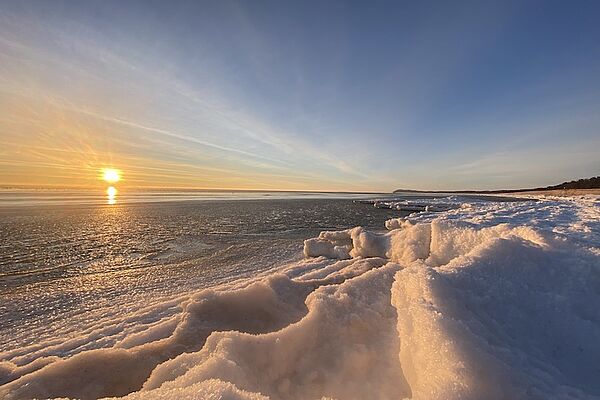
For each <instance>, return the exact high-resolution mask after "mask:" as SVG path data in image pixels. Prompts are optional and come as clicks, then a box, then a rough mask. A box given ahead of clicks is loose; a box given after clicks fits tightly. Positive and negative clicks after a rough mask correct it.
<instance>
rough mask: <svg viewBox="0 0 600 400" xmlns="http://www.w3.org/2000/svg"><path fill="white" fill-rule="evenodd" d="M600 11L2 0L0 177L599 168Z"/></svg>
mask: <svg viewBox="0 0 600 400" xmlns="http://www.w3.org/2000/svg"><path fill="white" fill-rule="evenodd" d="M599 21H600V2H598V1H573V2H571V1H539V2H538V1H515V2H511V1H498V2H489V1H479V0H478V1H456V2H455V1H438V2H432V1H422V2H421V1H410V2H373V3H371V2H333V1H326V2H309V1H307V2H304V1H299V2H296V3H295V4H293V3H292V2H288V1H272V2H271V1H241V2H230V1H206V2H200V1H190V2H172V1H156V2H152V1H143V2H133V1H115V2H109V1H65V2H60V1H40V2H35V1H15V2H11V1H2V2H1V3H0V110H1V112H0V185H3V186H14V185H31V186H40V187H48V186H51V187H95V186H97V185H103V183H102V182H99V179H98V177H99V174H100V171H101V170H102V169H103V168H110V167H114V168H118V169H119V170H121V171H122V173H123V175H122V181H121V186H122V187H127V186H129V187H132V188H133V187H177V188H235V189H294V190H349V191H358V190H370V191H372V190H380V191H388V190H393V189H396V188H412V189H490V188H516V187H528V186H538V185H548V184H554V183H559V182H561V181H564V180H570V179H574V178H582V177H590V176H594V175H598V174H599V173H600V156H599V155H598V154H599V150H598V149H600V23H599Z"/></svg>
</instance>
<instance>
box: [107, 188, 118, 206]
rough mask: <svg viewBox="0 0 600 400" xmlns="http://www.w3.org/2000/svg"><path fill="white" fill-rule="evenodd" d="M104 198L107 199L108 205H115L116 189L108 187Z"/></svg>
mask: <svg viewBox="0 0 600 400" xmlns="http://www.w3.org/2000/svg"><path fill="white" fill-rule="evenodd" d="M106 197H107V199H108V204H116V203H117V188H115V187H114V186H109V187H108V189H106Z"/></svg>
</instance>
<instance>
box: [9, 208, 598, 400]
mask: <svg viewBox="0 0 600 400" xmlns="http://www.w3.org/2000/svg"><path fill="white" fill-rule="evenodd" d="M386 227H387V231H381V232H370V231H367V230H365V229H363V228H361V227H357V228H353V229H349V230H345V231H336V232H322V233H321V234H320V235H319V237H318V238H314V239H308V240H307V241H305V246H304V253H305V256H306V259H305V260H304V261H302V262H299V263H297V264H294V265H289V266H283V267H281V268H280V269H278V270H277V271H274V272H273V273H272V274H269V275H267V276H263V277H259V278H256V279H254V280H247V281H239V282H236V283H234V284H231V285H229V286H223V287H217V288H213V289H208V290H203V291H200V292H198V293H195V294H192V295H191V296H189V297H187V298H180V299H174V300H173V301H171V302H168V303H162V304H158V305H152V306H149V307H148V308H146V309H144V310H141V311H140V312H138V313H136V314H133V315H131V316H128V317H127V318H125V319H120V320H114V321H103V322H102V324H101V325H100V326H96V327H94V328H93V329H88V330H87V331H85V330H82V333H81V334H80V335H79V336H76V337H71V338H64V339H61V340H59V339H57V340H55V341H53V342H52V343H41V344H38V345H36V346H30V347H28V348H24V349H19V350H15V351H11V352H5V353H2V354H1V355H0V356H1V359H3V360H4V361H3V362H2V363H0V382H1V383H4V385H2V386H0V397H2V398H7V399H21V398H51V397H73V398H84V399H85V398H99V397H110V396H117V397H118V396H127V398H130V399H265V398H271V399H321V398H337V399H423V400H429V399H440V400H441V399H598V398H600V380H599V379H598V377H599V376H600V362H599V360H600V251H599V247H600V236H599V235H600V201H599V199H598V198H595V197H585V198H584V197H582V198H563V199H554V198H544V199H541V200H540V201H533V200H527V199H524V201H520V202H514V203H480V202H473V203H469V202H465V203H463V204H461V205H460V206H459V207H456V208H453V209H451V210H449V211H445V212H441V213H440V212H438V213H435V214H433V213H428V212H425V213H419V214H414V215H413V216H411V217H409V218H408V219H395V220H390V221H388V222H387V223H386Z"/></svg>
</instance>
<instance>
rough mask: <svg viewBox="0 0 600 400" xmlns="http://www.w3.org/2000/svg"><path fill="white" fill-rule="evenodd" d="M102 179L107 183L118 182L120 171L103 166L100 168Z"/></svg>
mask: <svg viewBox="0 0 600 400" xmlns="http://www.w3.org/2000/svg"><path fill="white" fill-rule="evenodd" d="M102 179H104V180H105V181H106V182H108V183H115V182H119V180H121V171H119V170H118V169H113V168H105V169H103V170H102ZM113 189H114V188H113ZM115 190H116V189H115Z"/></svg>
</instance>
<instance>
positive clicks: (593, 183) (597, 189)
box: [394, 176, 600, 194]
mask: <svg viewBox="0 0 600 400" xmlns="http://www.w3.org/2000/svg"><path fill="white" fill-rule="evenodd" d="M527 192H534V193H539V194H542V192H549V193H555V192H568V193H569V194H579V193H589V192H593V193H595V194H600V176H595V177H593V178H584V179H579V180H576V181H569V182H563V183H560V184H558V185H553V186H546V187H537V188H529V189H500V190H411V189H396V190H394V193H470V194H507V193H527Z"/></svg>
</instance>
